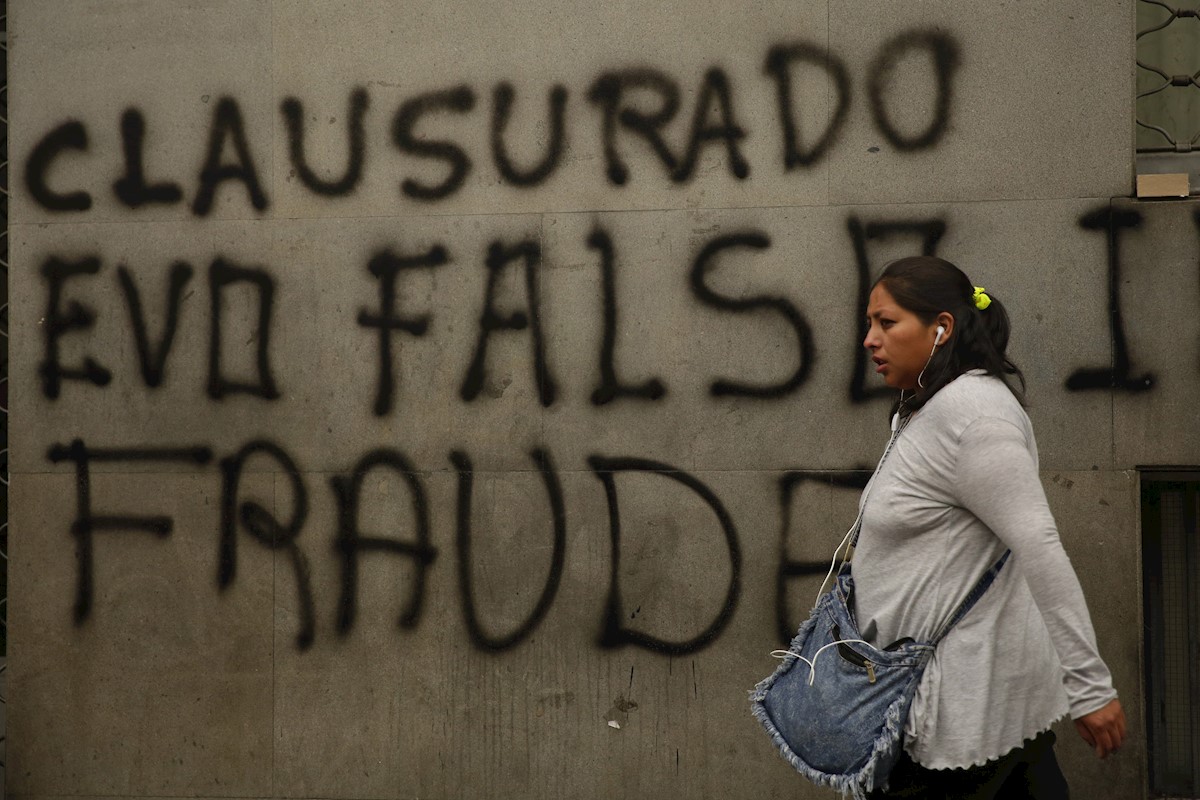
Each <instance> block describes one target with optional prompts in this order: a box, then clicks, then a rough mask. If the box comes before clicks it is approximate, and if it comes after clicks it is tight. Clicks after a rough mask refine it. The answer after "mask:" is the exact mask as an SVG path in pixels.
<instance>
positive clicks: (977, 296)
mask: <svg viewBox="0 0 1200 800" xmlns="http://www.w3.org/2000/svg"><path fill="white" fill-rule="evenodd" d="M986 292H987V290H986V289H984V288H983V287H982V286H976V287H975V293H974V294H973V295H972V299H974V300H975V307H976V308H978V309H979V310H980V311H983V310H984V309H986V308H987V307H988V306H990V305H991V304H992V298H990V297H988V296H987V294H986Z"/></svg>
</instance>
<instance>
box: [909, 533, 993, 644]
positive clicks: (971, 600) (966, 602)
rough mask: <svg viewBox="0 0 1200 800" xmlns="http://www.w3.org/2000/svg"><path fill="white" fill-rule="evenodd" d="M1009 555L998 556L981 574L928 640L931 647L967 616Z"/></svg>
mask: <svg viewBox="0 0 1200 800" xmlns="http://www.w3.org/2000/svg"><path fill="white" fill-rule="evenodd" d="M1011 555H1012V550H1005V551H1004V555H1002V556H1000V559H999V560H998V561H997V562H996V563H995V564H992V566H991V568H990V569H988V571H987V572H985V573H983V577H982V578H980V579H979V582H978V583H976V584H975V588H973V589H972V590H971V591H970V592H969V593H968V594H967V596H966V597H964V598H963V601H962V602H961V603H959V604H958V608H956V609H955V610H954V613H953V614H951V615H950V619H948V620H946V622H945V624H944V625H942V627H941V628H940V629H938V632H937V633H935V634H934V635H933V638H932V639H930V640H929V643H930V644H931V645H933V646H934V647H937V644H938V642H940V641H941V640H942V639H943V638H945V636H946V634H947V633H949V632H950V629H951V628H953V627H954V626H955V625H957V624H958V623H959V620H961V619H962V618H963V617H965V616H966V615H967V612H968V611H970V610H971V608H972V607H973V606H974V605H975V603H976V602H978V600H979V598H981V597H983V594H984V592H986V591H987V590H988V589H989V588H990V587H991V585H992V581H994V580H996V576H997V575H999V574H1000V570H1002V569H1004V563H1005V562H1006V561H1008V557H1009V556H1011Z"/></svg>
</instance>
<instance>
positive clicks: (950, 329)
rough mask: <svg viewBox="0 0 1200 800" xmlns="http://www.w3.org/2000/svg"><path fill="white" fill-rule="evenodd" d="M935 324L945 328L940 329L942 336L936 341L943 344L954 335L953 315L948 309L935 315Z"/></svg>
mask: <svg viewBox="0 0 1200 800" xmlns="http://www.w3.org/2000/svg"><path fill="white" fill-rule="evenodd" d="M937 324H938V327H940V328H945V330H943V331H942V338H940V339H938V343H939V344H945V343H946V342H948V341H950V337H951V336H953V335H954V315H953V314H951V313H950V312H949V311H943V312H942V313H940V314H938V315H937Z"/></svg>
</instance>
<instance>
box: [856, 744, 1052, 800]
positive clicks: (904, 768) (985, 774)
mask: <svg viewBox="0 0 1200 800" xmlns="http://www.w3.org/2000/svg"><path fill="white" fill-rule="evenodd" d="M870 796H871V798H872V800H877V799H878V800H883V798H926V797H928V798H943V797H944V798H947V800H951V798H962V800H987V799H988V798H1001V800H1007V798H1031V800H1067V796H1068V792H1067V780H1066V778H1064V777H1063V774H1062V770H1060V769H1059V768H1058V760H1057V759H1055V758H1054V733H1053V732H1052V731H1046V732H1045V733H1042V734H1040V735H1039V736H1037V737H1036V738H1034V739H1032V740H1030V741H1028V742H1026V743H1025V745H1024V746H1023V747H1018V748H1017V749H1016V750H1011V751H1009V752H1008V753H1005V754H1004V755H1002V756H1000V757H999V758H997V759H996V760H994V761H989V762H987V763H986V764H984V765H983V766H979V767H969V768H967V769H925V768H924V767H922V766H921V765H919V764H917V763H916V762H914V761H913V760H912V759H911V758H909V757H908V754H907V753H901V754H900V761H899V763H897V764H896V768H895V769H893V770H892V774H891V777H890V779H889V789H888V791H886V792H882V791H875V792H872V793H871V795H870Z"/></svg>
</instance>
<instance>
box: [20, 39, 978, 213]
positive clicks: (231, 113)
mask: <svg viewBox="0 0 1200 800" xmlns="http://www.w3.org/2000/svg"><path fill="white" fill-rule="evenodd" d="M911 52H924V53H926V54H928V56H929V60H930V66H931V69H932V73H933V76H934V81H933V83H932V86H933V102H932V104H931V111H930V113H929V115H928V120H927V124H926V126H925V128H924V129H923V130H921V131H918V132H915V133H914V132H906V131H902V130H900V128H899V127H898V126H897V124H896V122H895V121H894V119H893V118H892V115H891V113H890V112H889V110H888V102H889V98H892V92H891V90H890V86H891V85H892V83H893V82H894V81H893V79H894V77H895V75H896V73H897V71H898V69H899V64H900V62H901V61H902V59H903V58H904V57H905V56H906V55H908V54H909V53H911ZM959 61H960V56H959V50H958V46H957V45H956V44H955V42H954V40H953V39H952V38H951V37H950V36H949V35H947V34H946V33H944V32H942V31H938V30H916V31H908V32H904V33H901V34H898V35H896V36H894V37H893V38H891V39H889V40H888V41H886V42H884V43H883V45H882V46H881V47H880V49H879V51H878V53H877V54H876V55H875V57H874V58H873V59H872V61H871V63H870V64H869V66H868V68H867V73H866V95H867V102H868V104H869V106H870V112H871V119H872V120H873V123H874V125H875V128H876V130H877V131H878V132H879V134H880V135H881V136H882V137H883V139H884V140H885V141H886V142H888V143H889V144H890V145H891V146H892V147H893V148H894V149H895V150H896V151H898V152H902V153H907V152H913V151H919V150H925V149H928V148H932V147H934V146H935V145H937V144H938V142H939V141H941V139H942V138H943V137H944V136H945V135H946V133H947V131H948V130H949V129H950V119H951V110H952V104H953V103H952V101H953V88H954V77H955V73H956V71H957V68H958V65H959ZM800 67H807V68H811V69H818V70H821V71H823V72H824V73H825V74H826V76H827V77H828V78H829V79H830V80H831V82H832V85H833V94H834V98H833V108H832V113H831V114H830V115H829V118H828V119H827V120H824V121H819V122H814V121H812V120H809V119H806V118H805V116H804V114H803V113H802V112H803V104H802V103H799V102H798V98H797V89H796V86H797V81H796V74H795V70H796V69H798V68H800ZM763 74H764V75H765V76H766V77H767V79H768V80H772V81H773V82H774V84H775V90H776V91H775V96H776V99H777V106H776V109H775V117H776V119H777V122H778V127H777V129H776V130H773V131H770V132H768V131H758V132H755V133H756V134H757V135H763V136H765V135H772V136H778V138H779V141H780V144H781V147H780V150H779V152H781V154H782V157H781V160H780V164H779V166H781V167H782V169H783V170H784V171H789V170H793V169H797V168H807V167H811V166H812V165H814V164H816V163H818V162H819V161H821V160H822V159H823V158H825V157H826V156H827V155H828V154H829V152H830V150H831V149H832V147H833V146H834V144H835V143H836V142H837V139H838V135H839V133H840V132H841V130H842V128H843V127H844V124H845V122H846V119H847V112H848V110H849V106H850V103H851V99H852V83H851V79H850V71H849V69H848V68H847V66H846V65H845V63H844V62H843V61H842V60H841V59H840V58H838V56H837V55H836V54H834V53H832V52H829V51H828V50H827V49H826V48H824V47H821V46H820V45H817V44H815V43H812V42H805V41H793V42H785V43H780V44H777V45H774V46H772V47H770V48H768V51H767V54H766V56H765V58H764V59H763ZM735 89H736V84H735V83H734V82H733V81H732V80H731V79H730V76H729V75H728V74H727V73H726V72H725V71H724V70H723V69H721V68H720V67H717V66H712V67H709V68H708V69H707V70H705V72H704V74H703V76H702V77H701V78H700V81H699V86H698V90H697V91H696V93H695V94H696V100H695V104H694V106H693V107H692V111H691V119H690V122H689V121H686V120H682V119H681V116H682V115H681V112H682V103H681V99H680V98H681V97H682V96H683V91H682V89H681V84H680V81H679V80H678V79H677V78H675V77H674V76H672V75H670V74H668V73H667V72H665V71H662V70H658V69H654V68H651V67H638V68H631V69H618V70H611V71H607V72H604V73H601V74H599V75H597V76H596V77H595V79H594V80H593V81H592V83H591V85H590V86H589V87H588V89H587V91H586V92H585V93H584V95H585V97H586V103H587V105H588V106H591V107H592V108H593V110H594V112H595V113H596V114H597V115H598V120H596V122H595V123H593V124H598V129H599V139H600V142H601V148H602V152H603V159H602V161H603V174H604V176H605V178H606V179H607V180H608V182H609V183H610V184H612V185H613V186H623V185H625V184H627V183H629V182H630V180H631V179H632V178H633V167H631V166H630V163H629V160H628V155H627V154H628V152H629V150H630V148H631V146H633V145H635V144H637V145H644V146H646V147H648V148H649V150H650V152H651V153H653V155H654V156H655V157H656V159H657V161H658V162H659V163H660V165H661V167H662V169H663V171H664V173H665V175H666V177H667V178H668V179H669V180H670V181H672V182H674V183H688V182H690V181H692V180H694V179H695V177H696V168H697V165H698V164H699V160H700V158H701V156H702V155H703V154H704V153H705V152H706V150H707V148H709V147H718V148H721V149H722V150H723V151H724V161H725V164H726V166H727V169H728V174H729V175H730V176H732V177H733V178H734V179H736V180H745V179H747V178H749V177H750V174H751V164H750V163H749V161H748V160H747V158H746V155H745V153H744V152H743V150H742V145H743V143H744V142H745V140H746V139H747V138H748V137H749V136H750V135H751V133H752V132H751V131H750V130H748V129H747V128H746V126H745V125H744V124H743V122H741V121H740V120H741V115H740V114H739V112H738V100H737V97H738V95H737V92H736V91H735ZM477 95H478V92H477V91H476V90H475V89H474V88H473V87H471V86H469V85H466V84H459V85H455V86H451V87H448V88H443V89H437V90H434V91H428V92H424V93H421V94H417V95H414V96H412V97H409V98H407V99H405V100H403V101H402V102H401V103H400V105H399V106H398V107H397V109H396V111H395V113H394V114H393V116H392V118H391V123H390V127H389V128H388V130H389V133H390V135H389V137H388V140H389V142H390V144H391V145H392V146H393V147H394V148H395V149H396V150H398V151H399V152H400V153H402V154H404V155H406V156H409V157H411V158H412V159H416V160H418V161H426V162H431V163H432V164H436V165H438V167H439V169H442V170H444V172H443V174H442V176H441V178H440V180H437V181H436V182H426V181H423V180H418V179H416V178H413V177H403V178H401V179H400V181H399V183H398V188H399V194H400V195H401V196H402V197H404V198H407V199H410V200H413V201H417V202H436V201H439V200H443V199H445V198H448V197H452V196H453V195H455V194H457V193H458V192H459V191H460V190H462V188H463V186H465V185H466V181H467V178H468V176H469V175H470V174H471V172H472V170H474V169H475V168H476V164H477V162H478V161H479V155H478V154H472V153H470V152H468V150H467V149H466V148H465V147H464V146H463V145H462V144H460V143H459V142H457V141H455V140H454V139H453V138H451V137H448V136H444V135H437V134H430V133H429V132H428V130H427V128H428V127H429V125H430V123H437V122H439V121H444V120H445V119H446V118H450V119H451V120H453V119H455V118H463V119H465V120H467V121H468V122H469V120H470V118H471V116H472V115H473V114H474V112H475V109H476V106H477V105H478V104H479V102H480V101H479V98H478V96H477ZM799 99H803V98H799ZM892 99H893V100H894V98H892ZM906 102H907V101H906ZM518 105H520V102H519V92H518V91H517V89H516V87H514V86H513V85H512V84H511V83H509V82H507V81H501V82H499V83H497V84H496V85H495V86H494V87H493V88H492V91H491V101H490V106H491V119H490V124H489V137H488V141H489V142H490V151H491V153H490V155H491V162H492V167H493V168H494V169H495V172H496V174H497V176H498V178H499V179H500V181H501V182H503V183H504V184H506V185H508V186H512V187H516V188H523V189H529V188H533V187H537V186H541V185H543V184H544V183H546V182H547V181H548V180H550V179H551V178H552V177H553V175H554V174H555V172H556V171H557V170H558V169H559V168H560V166H561V165H562V164H563V161H564V159H563V154H564V152H565V151H566V148H567V146H568V140H569V138H570V130H569V121H570V119H571V115H569V114H568V108H569V107H570V106H571V93H570V91H569V90H568V89H567V88H566V87H565V86H562V85H561V84H555V85H553V86H552V87H551V88H550V90H549V92H548V93H547V96H546V107H547V113H546V119H547V122H548V125H547V128H548V131H549V136H548V138H547V142H546V144H545V145H544V149H543V152H540V153H532V154H531V153H528V152H522V153H520V155H519V156H517V155H514V154H513V152H512V150H513V147H512V144H511V143H510V142H509V141H508V140H507V139H508V134H509V128H510V123H511V122H512V118H513V115H514V109H515V108H517V107H518ZM526 105H533V103H531V102H529V101H526ZM647 108H650V109H651V110H647ZM371 110H372V102H371V98H370V95H369V92H368V90H367V89H366V88H363V87H355V88H353V89H351V90H350V91H349V96H348V99H347V106H346V159H345V168H344V169H343V170H342V171H341V173H340V175H338V176H336V177H323V176H322V175H320V174H318V171H317V170H316V169H314V168H313V166H312V165H311V164H310V163H309V161H308V158H307V156H306V150H305V125H304V113H305V105H304V102H303V101H302V100H301V99H300V98H298V97H294V96H289V97H286V98H284V99H283V101H282V102H281V103H280V113H281V114H282V116H283V120H284V129H285V131H286V135H287V147H286V151H287V153H288V159H289V161H290V164H291V168H292V170H293V172H294V173H295V175H296V176H297V177H298V178H299V180H300V184H301V185H302V186H304V187H305V188H306V189H308V190H309V191H311V192H313V193H314V194H315V195H317V196H319V197H324V198H328V199H333V198H338V197H344V196H347V195H350V194H353V192H354V191H355V190H356V189H357V187H358V186H359V184H360V183H361V182H362V179H363V176H364V174H365V172H366V169H367V165H368V156H369V153H368V151H367V139H368V136H367V125H368V117H369V116H370V114H371ZM580 113H582V112H578V111H573V114H574V115H575V116H578V115H579V114H580ZM761 116H768V115H761ZM576 124H578V122H577V123H576ZM681 127H682V130H680V128H681ZM810 127H811V129H812V132H810V130H809V129H810ZM818 130H819V131H820V132H819V133H815V132H816V131H818ZM120 133H121V148H122V153H123V162H124V163H123V169H124V173H123V174H122V176H121V177H120V178H118V179H117V180H116V181H115V182H114V183H113V184H112V191H113V195H114V196H115V197H116V199H117V201H118V202H119V203H120V204H121V205H123V206H124V207H126V208H130V209H135V210H136V209H140V208H143V207H147V206H153V205H158V206H162V205H174V204H177V203H182V202H184V190H183V188H182V187H181V186H180V184H179V183H177V182H175V181H170V180H157V181H152V180H151V179H149V178H148V177H147V175H146V162H145V151H146V140H147V137H148V136H150V135H151V133H152V131H151V130H150V129H149V126H148V124H147V120H146V118H145V115H144V114H143V113H142V112H141V111H140V110H139V109H137V108H128V109H126V110H125V111H124V112H123V113H122V114H121V118H120ZM252 138H254V137H251V136H250V132H249V131H247V128H246V121H245V118H244V116H243V114H242V110H241V107H240V106H239V104H238V102H237V100H236V99H235V98H233V97H221V98H219V99H218V100H217V102H216V104H215V106H214V108H213V113H212V118H211V120H210V122H209V131H208V145H207V147H206V149H205V151H204V154H203V156H202V158H201V161H200V167H199V170H198V172H197V177H196V188H195V193H194V195H192V201H191V211H192V213H193V214H194V215H196V216H198V217H204V216H207V215H208V214H209V213H210V212H211V211H212V208H213V204H214V201H215V199H216V195H217V192H218V190H220V189H222V188H223V187H224V185H225V184H226V183H230V184H234V185H236V184H240V185H241V190H242V192H244V195H245V198H246V200H247V201H248V202H249V204H250V207H251V208H253V209H254V210H255V211H257V212H262V211H265V210H266V209H267V208H268V207H269V205H270V201H269V198H268V197H267V194H266V192H265V191H264V189H263V186H262V184H261V182H260V179H259V168H258V166H257V163H258V162H257V161H256V158H255V152H254V150H253V148H252V147H251V145H250V142H251V140H252ZM677 139H682V140H683V144H682V146H676V145H673V144H672V141H673V140H677ZM88 147H89V136H88V126H87V124H86V123H85V122H84V121H83V120H79V119H68V120H66V121H64V122H62V123H60V124H59V125H57V126H56V127H54V128H53V129H52V130H50V131H49V132H47V133H46V134H45V135H43V136H42V137H41V139H39V140H38V142H37V144H35V145H34V147H33V148H32V150H31V151H30V152H29V155H28V156H27V158H26V160H25V169H24V182H25V188H26V190H27V191H28V193H29V196H30V197H31V198H32V199H33V200H34V202H35V203H37V205H38V206H40V207H41V208H43V209H45V210H47V211H55V212H84V211H87V210H88V209H90V208H91V207H92V205H93V196H92V194H91V193H90V192H89V191H88V189H87V188H86V187H83V188H71V189H63V188H55V187H54V186H53V185H52V181H51V173H52V172H53V169H54V166H55V163H56V162H57V160H58V159H59V158H60V157H62V156H64V155H66V154H68V153H71V152H73V151H74V152H78V153H87V151H88ZM518 162H520V165H518Z"/></svg>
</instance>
